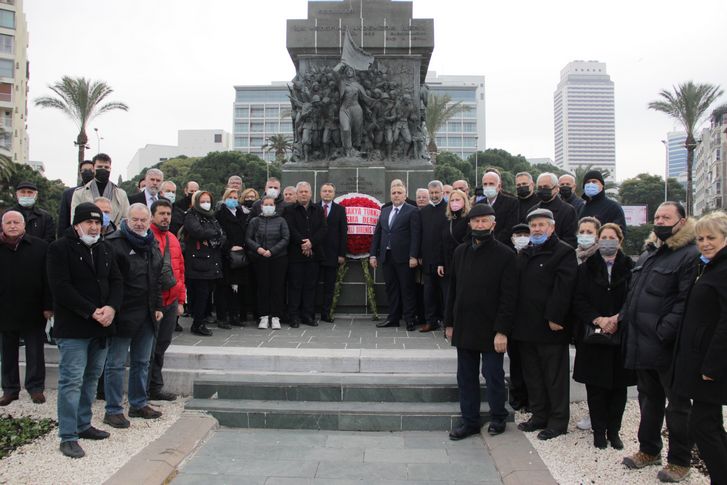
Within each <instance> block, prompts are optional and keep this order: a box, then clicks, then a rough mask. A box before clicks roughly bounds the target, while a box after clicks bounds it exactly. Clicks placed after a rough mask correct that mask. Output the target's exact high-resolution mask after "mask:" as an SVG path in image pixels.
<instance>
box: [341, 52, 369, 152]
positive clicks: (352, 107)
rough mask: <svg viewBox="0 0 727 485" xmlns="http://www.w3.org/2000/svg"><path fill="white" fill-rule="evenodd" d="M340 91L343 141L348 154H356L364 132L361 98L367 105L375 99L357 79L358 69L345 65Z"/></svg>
mask: <svg viewBox="0 0 727 485" xmlns="http://www.w3.org/2000/svg"><path fill="white" fill-rule="evenodd" d="M338 91H339V93H340V96H341V107H340V109H339V120H340V124H341V142H342V144H343V149H344V151H345V153H346V156H354V155H355V154H356V150H358V149H359V148H361V135H362V132H363V119H364V118H363V109H362V108H361V104H360V103H359V99H361V100H362V101H363V102H365V103H366V104H367V105H371V104H373V103H374V100H373V99H372V98H370V97H369V96H368V95H367V94H366V90H365V89H364V88H363V86H361V84H359V82H358V81H357V80H356V71H355V70H354V69H353V68H352V67H350V66H346V65H344V69H343V76H342V77H341V78H340V80H339V88H338Z"/></svg>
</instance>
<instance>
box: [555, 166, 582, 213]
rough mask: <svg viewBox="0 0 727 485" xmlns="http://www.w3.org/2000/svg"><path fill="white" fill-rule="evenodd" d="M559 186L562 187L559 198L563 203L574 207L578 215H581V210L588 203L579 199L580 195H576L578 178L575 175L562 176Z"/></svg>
mask: <svg viewBox="0 0 727 485" xmlns="http://www.w3.org/2000/svg"><path fill="white" fill-rule="evenodd" d="M558 184H559V185H560V192H559V193H558V197H560V198H561V199H562V200H563V202H567V203H569V204H570V205H571V206H573V208H574V209H575V210H576V214H580V212H581V208H582V207H583V206H584V205H586V202H585V201H584V200H583V199H581V198H580V197H578V194H576V178H575V177H574V176H573V175H571V174H569V173H566V174H564V175H561V176H560V178H559V179H558Z"/></svg>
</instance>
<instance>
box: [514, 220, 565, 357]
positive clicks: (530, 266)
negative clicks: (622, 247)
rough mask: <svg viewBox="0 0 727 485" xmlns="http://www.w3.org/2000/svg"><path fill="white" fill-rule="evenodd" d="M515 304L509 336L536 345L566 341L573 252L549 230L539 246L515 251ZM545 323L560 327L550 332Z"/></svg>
mask: <svg viewBox="0 0 727 485" xmlns="http://www.w3.org/2000/svg"><path fill="white" fill-rule="evenodd" d="M517 257H518V270H519V271H518V273H519V289H518V298H519V299H518V305H517V312H516V316H515V326H514V328H513V332H512V336H513V338H514V339H515V340H520V341H524V342H533V343H538V344H564V343H568V342H569V341H570V331H569V328H568V323H569V322H568V318H567V317H568V315H569V313H570V308H571V302H572V301H573V292H574V290H575V284H576V278H577V273H578V262H577V261H576V253H575V251H574V250H573V248H572V247H570V246H569V245H567V244H566V243H564V242H563V241H561V240H559V239H558V236H557V235H556V234H555V233H553V235H552V236H550V238H549V239H548V240H547V241H545V243H543V244H542V245H540V246H529V247H527V248H525V249H523V250H522V251H520V253H519V254H518V256H517ZM548 322H553V323H557V324H558V325H561V326H563V327H564V328H563V330H559V331H553V330H551V329H550V326H549V325H548Z"/></svg>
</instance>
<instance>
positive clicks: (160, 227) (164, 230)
mask: <svg viewBox="0 0 727 485" xmlns="http://www.w3.org/2000/svg"><path fill="white" fill-rule="evenodd" d="M154 225H155V226H157V229H159V230H160V231H161V232H167V231H168V230H169V226H160V225H159V224H154Z"/></svg>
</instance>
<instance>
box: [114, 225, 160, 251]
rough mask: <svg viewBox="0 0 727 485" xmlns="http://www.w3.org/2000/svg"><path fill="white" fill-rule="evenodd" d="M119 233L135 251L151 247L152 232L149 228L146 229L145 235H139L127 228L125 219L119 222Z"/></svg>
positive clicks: (146, 249) (152, 240)
mask: <svg viewBox="0 0 727 485" xmlns="http://www.w3.org/2000/svg"><path fill="white" fill-rule="evenodd" d="M121 235H122V236H124V239H126V240H127V241H128V242H129V244H131V247H132V248H134V249H135V250H137V251H148V250H149V249H150V248H151V245H152V242H154V233H153V232H151V230H147V231H146V235H144V236H139V235H138V234H137V233H135V232H134V231H132V230H131V229H130V228H129V225H128V224H127V223H126V220H123V221H122V222H121Z"/></svg>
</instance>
